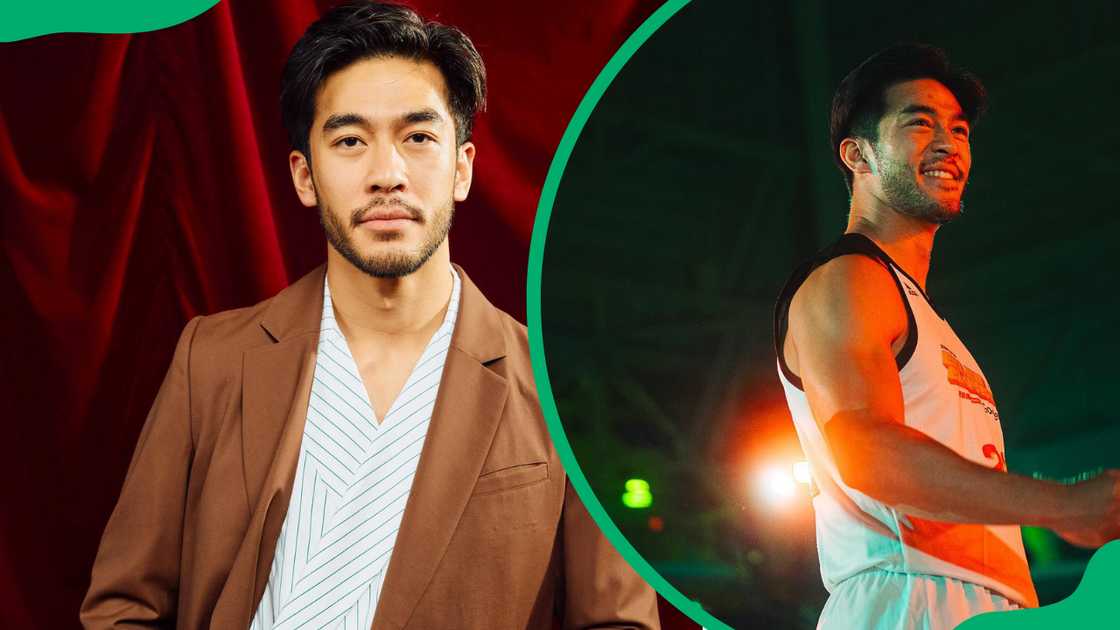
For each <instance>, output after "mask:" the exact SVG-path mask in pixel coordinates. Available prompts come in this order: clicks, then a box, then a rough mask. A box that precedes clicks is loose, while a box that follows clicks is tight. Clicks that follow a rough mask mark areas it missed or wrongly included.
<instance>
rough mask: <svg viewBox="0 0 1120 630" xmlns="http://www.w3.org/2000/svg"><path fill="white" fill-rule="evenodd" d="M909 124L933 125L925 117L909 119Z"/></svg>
mask: <svg viewBox="0 0 1120 630" xmlns="http://www.w3.org/2000/svg"><path fill="white" fill-rule="evenodd" d="M910 124H911V125H917V126H919V127H932V126H933V123H931V122H930V121H928V120H926V119H925V118H916V119H914V120H912V121H910Z"/></svg>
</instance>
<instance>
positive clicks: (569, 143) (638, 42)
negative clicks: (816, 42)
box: [526, 0, 731, 630]
mask: <svg viewBox="0 0 1120 630" xmlns="http://www.w3.org/2000/svg"><path fill="white" fill-rule="evenodd" d="M690 1H691V0H668V2H666V3H665V4H663V5H662V6H661V7H660V8H658V9H657V10H656V11H654V12H653V14H652V15H650V16H649V17H648V18H647V19H646V21H645V22H643V23H642V25H641V26H639V27H638V30H636V31H634V33H633V34H632V35H630V37H628V38H627V39H626V41H625V42H624V43H623V44H622V47H621V48H619V49H618V51H617V52H615V54H614V56H612V57H611V59H610V61H608V62H607V65H606V66H604V67H603V70H602V71H601V72H600V73H599V76H598V77H596V78H595V81H594V83H592V84H591V87H590V88H589V89H588V90H587V94H585V95H584V96H583V100H582V101H580V104H579V107H578V108H576V111H575V114H574V115H573V116H572V120H571V122H569V123H568V128H567V129H566V130H565V131H564V136H563V137H562V138H561V139H560V145H559V146H558V147H557V148H556V154H555V155H554V156H553V158H552V164H551V166H549V169H548V176H547V177H546V178H545V181H544V187H543V188H542V189H541V199H540V203H538V204H537V216H536V219H535V220H534V222H533V236H532V240H531V241H530V243H529V277H528V283H527V296H526V297H527V304H526V314H527V316H528V324H529V354H530V357H531V359H532V363H533V375H534V377H535V378H536V381H537V393H538V395H539V396H540V401H541V410H542V411H543V412H544V418H545V422H547V423H548V430H549V432H550V433H551V434H552V441H553V443H554V444H555V445H556V451H557V453H558V454H559V455H560V461H561V463H563V465H564V470H565V471H566V472H567V473H568V478H569V479H570V480H571V483H572V487H573V488H575V491H576V494H578V495H579V497H580V499H582V500H583V503H584V505H586V506H587V511H588V512H590V513H591V518H593V519H595V522H596V523H598V525H599V527H600V528H601V529H602V530H603V533H604V534H605V535H606V537H607V539H608V540H610V541H611V543H612V544H613V545H614V546H615V549H617V550H618V552H619V553H620V554H622V557H623V558H625V559H626V561H627V562H629V563H630V566H632V567H634V569H635V570H636V571H637V572H638V574H639V575H641V576H642V578H643V579H645V580H646V581H647V582H649V584H650V585H651V586H653V588H654V589H656V590H657V592H658V593H661V595H662V596H663V597H664V598H665V599H667V600H668V601H669V603H671V604H672V605H673V606H676V607H677V609H678V610H680V611H681V612H682V613H684V614H686V615H688V616H689V617H690V618H692V620H693V621H696V622H697V623H700V624H702V625H703V626H704V627H705V628H709V629H716V628H720V629H726V630H731V627H730V626H728V625H727V624H725V623H723V622H722V621H720V620H718V619H716V618H715V617H713V616H712V615H711V613H708V612H707V611H705V610H704V609H703V608H702V607H701V606H700V604H698V603H697V602H695V601H693V600H691V599H689V598H688V597H687V596H685V595H684V594H683V593H681V592H680V591H679V590H677V588H676V587H675V586H673V585H672V584H670V583H669V582H668V580H666V579H665V578H663V577H662V576H661V574H660V573H658V572H657V570H656V569H654V568H653V567H652V566H651V565H650V564H649V562H647V561H646V559H645V558H643V557H642V555H641V554H640V553H638V550H637V549H635V548H634V546H633V545H631V544H630V541H628V540H626V537H625V536H623V534H622V532H621V531H619V529H618V526H617V525H615V523H614V521H613V520H611V517H610V516H609V515H608V514H607V511H606V510H605V509H603V504H602V503H600V501H599V498H598V497H597V496H595V492H594V491H592V489H591V485H590V484H589V483H588V482H587V477H586V476H585V475H584V474H583V470H581V469H580V467H579V462H578V461H576V456H575V453H574V452H572V445H571V444H570V443H569V442H568V437H567V434H565V433H564V425H563V424H562V423H561V422H560V413H559V411H557V409H556V399H555V398H554V397H553V395H552V385H551V383H550V381H549V379H548V365H547V362H546V361H545V353H544V335H543V329H542V326H541V273H542V271H543V269H544V246H545V241H546V240H547V238H548V222H549V219H550V218H551V216H552V206H553V204H554V203H555V202H556V191H557V190H558V189H559V187H560V180H561V179H562V178H563V175H564V168H565V167H566V166H567V165H568V159H569V158H570V157H571V156H572V149H574V148H575V145H576V142H577V141H578V140H579V136H580V134H581V133H582V132H583V127H584V125H586V124H587V119H588V118H590V117H591V113H592V112H593V111H594V110H595V106H596V105H598V104H599V100H600V99H601V98H602V97H603V94H604V93H605V92H606V91H607V88H608V87H610V85H611V83H612V82H613V81H614V79H615V77H616V76H618V73H619V71H621V70H622V68H623V66H625V65H626V63H627V62H628V61H630V58H631V57H633V56H634V53H635V52H637V50H638V49H639V48H641V46H642V44H644V43H645V42H646V41H647V40H648V39H649V38H650V37H651V36H652V35H653V34H654V33H656V32H657V30H658V29H659V28H661V26H662V25H663V24H665V22H666V21H668V20H669V18H671V17H673V15H675V14H676V13H677V12H678V11H680V10H681V9H682V8H684V6H685V5H687V4H688V3H689V2H690Z"/></svg>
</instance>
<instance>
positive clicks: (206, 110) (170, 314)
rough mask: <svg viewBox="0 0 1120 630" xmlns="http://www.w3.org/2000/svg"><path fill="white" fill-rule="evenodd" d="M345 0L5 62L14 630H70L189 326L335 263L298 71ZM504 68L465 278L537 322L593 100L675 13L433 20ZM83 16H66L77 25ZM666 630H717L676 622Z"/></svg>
mask: <svg viewBox="0 0 1120 630" xmlns="http://www.w3.org/2000/svg"><path fill="white" fill-rule="evenodd" d="M330 4H332V3H330V2H313V1H311V0H296V1H292V2H283V3H264V2H251V1H247V0H246V1H241V0H238V1H235V2H225V1H223V2H221V3H219V4H218V5H217V6H215V7H214V8H212V9H211V10H209V11H207V12H206V13H204V14H203V15H201V16H199V17H197V18H195V19H192V20H189V21H187V22H186V23H184V24H182V25H179V26H174V27H172V28H168V29H163V30H159V31H154V32H151V33H141V34H135V35H88V34H62V35H49V36H44V37H40V38H36V39H32V40H28V41H24V42H17V43H8V44H0V76H2V77H3V79H4V86H3V88H2V89H0V292H2V294H3V295H4V296H5V297H4V304H3V308H2V309H0V312H2V313H3V315H2V317H3V319H2V320H0V323H2V324H3V325H2V326H0V330H2V331H3V332H2V335H3V337H2V339H0V369H2V374H0V387H2V388H3V389H2V390H0V394H2V396H0V399H2V400H3V405H4V407H3V416H2V417H3V425H2V426H3V439H2V440H0V444H2V448H3V453H2V455H0V479H2V480H3V481H2V483H0V505H2V506H3V507H2V509H0V627H4V628H51V629H54V628H70V627H76V626H77V610H78V605H79V603H80V601H81V598H82V596H83V594H84V592H85V590H86V588H87V587H88V584H89V569H90V565H91V564H92V561H93V557H94V552H95V550H96V546H97V542H98V540H99V538H100V536H101V532H102V529H103V527H104V525H105V521H106V519H107V518H108V516H109V512H110V511H111V509H112V507H113V504H114V502H115V501H116V497H117V494H118V492H119V490H120V486H121V481H122V479H123V478H124V473H125V468H126V466H127V465H128V461H129V458H130V456H131V454H132V450H133V448H134V446H135V442H136V436H137V435H138V433H139V431H140V426H141V424H142V422H143V420H144V417H145V415H146V413H147V410H148V407H149V406H150V405H151V402H152V399H153V397H154V396H155V392H156V389H157V388H158V387H159V384H160V382H161V380H162V378H163V374H164V372H165V370H166V369H167V365H168V363H169V362H170V359H171V353H172V351H173V349H174V345H175V341H176V339H177V338H178V334H179V331H180V330H181V329H182V327H183V325H184V324H185V323H186V322H187V321H188V320H189V319H190V318H191V317H192V316H194V315H196V314H200V313H202V314H205V313H213V312H216V311H219V310H223V309H228V308H234V307H240V306H247V305H250V304H253V303H255V302H257V301H259V300H262V299H264V298H266V297H269V296H271V295H272V294H274V293H275V292H277V291H278V290H280V289H281V288H283V287H284V286H286V285H287V284H288V283H289V282H291V281H293V280H295V279H296V278H299V277H300V276H301V275H303V274H304V273H306V272H307V271H310V270H311V268H313V267H314V266H316V265H318V264H319V263H321V262H322V261H323V260H324V257H325V251H326V248H325V244H324V240H323V236H322V230H321V229H320V227H319V225H318V220H317V218H316V214H315V211H314V210H309V209H306V208H304V207H303V206H302V205H300V204H299V202H298V200H297V199H296V196H295V194H294V191H293V189H292V184H291V179H290V175H289V172H288V166H287V154H288V146H287V139H286V138H287V136H286V134H285V132H284V130H283V128H282V127H281V124H280V116H279V111H278V109H279V107H278V95H279V78H280V70H281V67H282V65H283V63H284V60H285V59H286V58H287V55H288V52H289V51H290V50H291V46H292V45H293V44H294V43H295V41H296V39H298V38H299V36H300V35H301V34H302V33H303V31H304V29H305V28H306V27H307V25H308V24H310V23H311V22H312V21H313V20H314V19H315V18H316V17H317V16H318V15H319V13H320V12H321V11H322V10H323V9H324V8H326V7H327V6H329V5H330ZM412 4H413V5H414V6H415V7H416V8H417V9H418V10H419V11H420V13H421V14H422V15H424V16H425V17H427V18H429V19H438V20H440V21H443V22H446V23H451V24H455V25H457V26H459V27H460V28H462V29H463V30H464V31H465V32H466V33H468V34H469V35H470V36H471V37H472V38H473V40H474V42H475V44H476V45H477V47H478V48H479V50H480V51H481V53H482V56H483V58H484V60H485V62H486V64H487V68H488V71H489V79H490V81H489V88H490V99H489V110H488V112H487V113H484V114H482V115H481V116H480V118H479V119H478V121H477V125H476V127H475V137H474V141H475V143H476V145H477V146H478V159H477V161H476V162H475V168H476V176H475V180H474V187H473V190H472V191H471V196H470V199H469V201H467V202H466V203H463V204H460V205H459V212H458V216H457V221H456V223H455V227H454V228H453V230H452V237H451V243H452V258H453V259H454V260H455V261H456V262H458V263H460V264H462V265H463V266H464V267H465V268H466V269H467V271H468V273H469V274H470V275H471V278H472V279H473V280H474V281H475V282H476V283H478V285H479V286H480V287H481V288H482V290H483V291H484V292H485V293H486V295H487V296H488V297H489V298H490V299H491V301H493V302H494V303H495V304H496V305H497V306H499V307H500V308H503V309H505V310H507V311H508V312H510V313H511V314H513V315H514V316H515V317H518V318H519V319H524V314H525V277H526V265H527V259H528V245H529V236H530V232H531V229H532V222H533V217H534V214H535V211H536V205H537V198H538V196H539V193H540V187H541V185H542V184H543V181H544V176H545V172H546V170H547V168H548V165H549V163H550V160H551V157H552V153H553V151H554V149H555V147H556V144H557V143H558V142H559V139H560V136H561V135H562V134H563V131H564V129H565V128H566V126H567V123H568V120H569V118H570V116H571V113H572V112H573V111H575V109H576V106H577V105H578V103H579V101H580V99H581V97H582V96H583V93H584V91H585V90H586V89H587V87H588V86H589V85H590V84H591V82H592V80H593V79H594V78H595V76H596V74H597V73H598V72H599V70H600V69H601V68H602V67H603V65H604V64H605V63H606V62H607V60H608V59H610V57H611V55H612V54H613V52H614V51H615V49H616V48H617V47H618V46H619V44H621V43H622V41H623V40H624V39H625V37H626V36H627V35H629V33H631V32H632V31H633V30H634V29H635V28H637V26H638V25H639V24H641V22H642V21H643V20H644V19H645V17H646V16H647V15H649V13H651V12H652V11H653V10H654V9H655V8H656V6H657V5H658V4H659V3H658V2H657V1H656V0H624V1H617V2H610V3H608V4H598V3H591V2H580V3H575V4H573V3H564V5H563V6H561V5H556V4H552V5H537V4H536V3H523V2H513V1H506V2H500V1H492V2H477V1H473V2H469V3H468V2H455V1H453V0H423V1H419V2H414V3H412ZM59 10H64V9H59ZM662 614H663V616H664V618H665V620H666V627H668V628H672V627H676V628H684V627H695V626H694V625H693V624H691V623H688V622H686V621H685V620H683V618H682V616H681V615H680V614H679V613H677V612H676V611H675V610H673V609H672V608H671V607H663V608H662Z"/></svg>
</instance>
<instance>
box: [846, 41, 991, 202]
mask: <svg viewBox="0 0 1120 630" xmlns="http://www.w3.org/2000/svg"><path fill="white" fill-rule="evenodd" d="M913 79H933V80H935V81H937V82H939V83H941V84H942V85H944V86H945V87H946V88H948V89H949V91H950V92H952V93H953V96H955V97H956V98H957V102H958V103H960V104H961V109H962V110H963V111H964V115H965V118H967V119H968V122H969V124H970V125H974V124H976V121H977V120H979V119H980V116H981V115H982V114H983V113H984V110H985V109H986V108H987V105H988V96H987V92H986V91H985V90H984V85H983V84H982V83H980V80H979V79H977V78H976V77H975V76H973V75H972V74H970V73H968V72H966V71H964V70H962V69H960V68H957V67H956V66H953V65H951V64H950V63H949V58H948V56H947V55H946V54H945V51H943V50H941V49H940V48H936V47H934V46H929V45H926V44H913V43H906V44H895V45H894V46H891V47H889V48H886V49H884V50H881V51H879V52H877V53H875V54H874V55H871V56H870V57H868V58H867V59H866V60H865V61H864V62H863V63H861V64H859V65H858V66H856V68H855V70H852V71H851V72H849V73H848V76H846V77H844V80H843V81H841V82H840V86H839V87H838V88H836V94H835V95H833V97H832V113H831V117H830V120H829V139H830V140H831V141H832V159H833V160H834V161H835V162H836V165H837V166H838V167H839V168H840V172H841V173H843V174H844V182H845V183H846V184H847V185H848V192H849V193H850V192H851V191H852V172H851V171H850V170H849V169H848V167H847V166H845V164H844V162H843V161H842V160H841V159H840V143H841V142H842V141H843V140H844V138H848V137H858V138H864V139H866V140H870V141H871V142H876V141H877V140H878V139H879V120H880V119H881V118H882V117H883V114H884V113H885V109H886V102H885V101H884V94H885V93H886V91H887V89H888V88H890V87H891V86H893V85H895V84H897V83H901V82H903V81H910V80H913Z"/></svg>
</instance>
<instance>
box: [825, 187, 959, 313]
mask: <svg viewBox="0 0 1120 630" xmlns="http://www.w3.org/2000/svg"><path fill="white" fill-rule="evenodd" d="M938 227H939V226H938V225H937V224H936V223H930V222H928V221H923V220H921V219H917V218H914V217H911V216H909V215H906V214H903V213H901V212H899V211H898V210H895V209H894V208H892V207H890V206H888V205H887V204H886V203H884V202H883V201H882V200H880V199H878V198H876V197H874V196H873V195H871V194H868V193H861V191H859V190H857V191H856V192H855V193H854V194H853V195H852V206H851V208H850V210H849V215H848V228H847V230H846V232H855V233H857V234H863V235H864V236H866V237H868V238H870V239H871V240H873V241H875V243H876V244H877V245H878V246H879V247H881V248H882V249H883V251H885V252H886V253H887V255H889V256H890V257H891V258H892V259H894V261H895V262H896V263H898V265H899V266H900V267H902V269H903V270H904V271H905V272H906V273H908V274H910V276H911V277H912V278H914V280H916V281H917V282H918V284H919V285H920V286H921V287H922V290H923V291H924V290H925V288H926V276H927V275H929V263H930V255H931V254H932V252H933V237H934V235H935V234H936V233H937V228H938Z"/></svg>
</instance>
